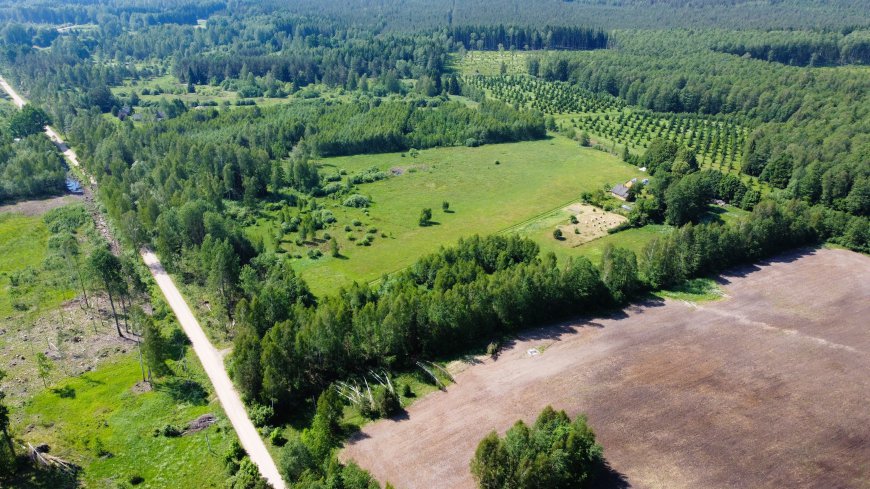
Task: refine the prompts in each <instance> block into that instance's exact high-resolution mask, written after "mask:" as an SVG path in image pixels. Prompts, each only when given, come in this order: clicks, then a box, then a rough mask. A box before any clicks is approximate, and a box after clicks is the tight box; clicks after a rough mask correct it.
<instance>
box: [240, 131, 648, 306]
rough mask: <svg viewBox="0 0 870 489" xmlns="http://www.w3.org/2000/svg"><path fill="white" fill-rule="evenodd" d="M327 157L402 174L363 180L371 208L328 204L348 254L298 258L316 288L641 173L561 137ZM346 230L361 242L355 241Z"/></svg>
mask: <svg viewBox="0 0 870 489" xmlns="http://www.w3.org/2000/svg"><path fill="white" fill-rule="evenodd" d="M496 161H498V162H499V164H496ZM321 163H322V171H323V172H324V173H328V172H330V171H332V172H334V171H337V170H345V171H347V173H348V174H351V175H352V174H354V173H357V172H361V171H363V170H365V169H368V168H371V167H377V168H379V169H380V170H383V171H389V170H391V169H401V171H402V172H403V173H402V174H401V175H399V176H394V177H391V178H389V179H387V180H382V181H379V182H374V183H370V184H362V185H359V186H358V190H357V191H358V192H359V193H361V194H364V195H367V196H370V197H371V199H372V205H371V207H370V208H369V209H368V215H366V214H365V212H364V211H363V210H361V209H352V208H347V207H343V206H341V205H340V204H338V203H334V204H330V205H331V206H328V208H329V210H331V211H332V212H333V213H334V214H335V216H336V217H337V219H338V222H337V223H336V224H335V225H333V226H332V227H331V228H330V229H327V230H326V231H327V232H328V233H330V235H332V236H334V237H335V238H336V239H337V241H338V242H339V245H340V247H341V255H342V256H341V257H339V258H333V257H331V256H328V255H329V253H328V247H327V245H326V244H323V245H322V248H323V250H324V252H325V256H323V257H322V258H319V259H315V260H312V259H310V258H307V257H306V258H303V259H301V260H295V261H294V263H296V266H297V269H298V270H299V271H301V273H302V275H303V277H304V278H305V279H306V281H307V282H308V283H309V285H310V286H311V288H312V290H313V291H314V292H315V293H317V294H323V293H327V292H329V291H331V290H333V289H334V288H336V287H337V286H340V285H346V284H348V283H350V282H352V281H355V280H356V281H371V280H374V279H377V278H379V277H381V276H382V275H383V274H385V273H391V272H394V271H396V270H399V269H401V268H403V267H406V266H408V265H410V264H411V263H413V262H414V260H416V259H417V258H418V257H420V256H422V255H425V254H427V253H432V252H434V251H437V250H438V248H439V247H440V246H442V245H452V244H455V243H456V241H457V240H458V239H459V238H461V237H464V236H471V235H474V234H480V235H488V234H494V233H498V232H500V231H503V230H506V229H507V228H510V227H512V226H515V225H519V224H521V223H524V222H527V221H530V220H532V219H535V218H536V217H537V216H540V215H541V214H544V213H547V212H550V211H552V210H554V209H557V208H559V207H562V206H565V205H567V204H568V203H570V202H572V201H576V200H577V199H578V198H579V196H580V194H581V193H582V192H584V191H592V190H599V189H602V188H604V186H605V185H606V184H614V183H617V182H624V181H626V180H628V179H630V178H632V177H636V176H638V177H639V176H642V175H643V174H642V173H640V172H639V171H638V170H637V168H635V167H633V166H631V165H628V164H626V163H624V162H622V161H620V160H619V159H617V158H615V157H613V156H611V155H608V154H605V153H602V152H600V151H595V150H591V149H587V148H581V147H579V146H578V144H577V143H576V142H574V141H571V140H569V139H567V138H563V137H560V136H556V137H553V138H551V139H547V140H542V141H532V142H522V143H511V144H498V145H487V146H482V147H479V148H465V147H453V148H437V149H430V150H424V151H420V152H419V154H418V156H417V157H411V156H410V155H407V156H404V157H403V156H402V154H400V153H390V154H379V155H360V156H352V157H340V158H330V159H326V160H323V161H322V162H321ZM444 201H447V202H449V203H450V212H443V211H442V209H441V204H442V202H444ZM423 208H431V209H432V211H433V221H435V224H433V225H431V226H426V227H421V226H419V225H418V220H419V217H420V212H421V210H422V209H423ZM355 219H356V220H359V221H360V222H361V223H362V225H361V226H359V227H353V230H352V231H351V233H347V232H346V231H344V226H345V225H349V224H351V223H352V222H353V221H354V220H355ZM268 226H269V225H267V224H265V223H263V222H260V223H258V227H257V228H255V229H256V230H257V232H261V233H266V232H269V231H268V229H272V228H269V227H268ZM266 228H268V229H266ZM371 229H375V230H376V231H375V232H374V233H373V234H374V235H375V238H374V241H373V242H372V244H371V246H357V245H356V242H358V241H359V239H358V238H360V237H362V236H363V235H364V234H363V233H365V232H366V231H368V230H371ZM348 234H352V235H354V237H355V238H357V240H356V241H351V240H350V239H349V238H348ZM291 236H292V235H291ZM383 236H386V237H383ZM285 245H287V243H285ZM289 248H292V245H290V246H288V249H289ZM291 252H297V251H294V250H293V249H291ZM303 256H304V255H303Z"/></svg>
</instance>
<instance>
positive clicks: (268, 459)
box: [0, 77, 286, 489]
mask: <svg viewBox="0 0 870 489" xmlns="http://www.w3.org/2000/svg"><path fill="white" fill-rule="evenodd" d="M0 87H2V88H3V90H5V91H6V93H7V94H9V97H10V98H12V101H13V102H14V103H15V105H17V106H18V108H21V107H24V105H25V103H26V102H25V100H24V99H23V98H21V96H20V95H18V93H17V92H16V91H15V90H14V89H13V88H12V87H11V86H10V85H9V83H7V82H6V80H5V79H3V78H2V77H0ZM45 134H46V135H47V136H48V137H49V139H51V140H52V141H53V142H54V143H55V144H56V145H57V146H58V148H59V149H60V150H61V152H63V155H64V156H65V157H66V159H67V161H68V162H69V163H70V165H72V166H75V167H78V168H79V169H81V165H80V164H79V160H78V156H77V155H76V153H75V151H73V150H72V149H71V148H70V147H68V146H67V145H66V143H65V142H64V141H63V139H61V137H60V136H59V135H58V134H57V132H55V131H54V129H52V128H51V127H49V126H46V127H45ZM81 171H82V173H83V174H84V175H85V176H86V177H87V178H88V179H89V180H90V182H91V185H94V186H95V185H96V183H97V182H96V180H94V178H93V177H92V176H91V175H89V174H87V173H85V172H84V170H83V169H81ZM140 254H141V256H142V260H143V261H144V262H145V264H146V265H147V266H148V269H149V270H150V271H151V275H152V276H153V277H154V281H155V282H157V285H158V287H160V290H161V291H162V292H163V295H164V297H165V298H166V302H167V303H168V304H169V306H170V307H171V308H172V311H173V312H174V313H175V316H176V318H178V322H179V324H181V327H182V329H184V333H185V334H186V335H187V337H188V338H190V341H191V343H192V344H193V350H194V352H196V356H197V357H198V358H199V361H200V363H202V366H203V368H204V369H205V371H206V373H207V374H208V378H209V380H211V383H212V385H213V386H214V390H215V392H216V393H217V396H218V399H219V400H220V403H221V407H223V409H224V412H226V414H227V417H228V418H229V419H230V422H231V423H232V425H233V428H234V429H235V430H236V434H237V435H238V437H239V441H240V442H241V444H242V447H243V448H244V449H245V451H246V452H247V453H248V456H249V457H251V460H252V461H253V462H254V463H255V464H256V465H257V467H259V469H260V474H262V475H263V477H265V478H266V479H267V480H268V481H269V483H270V484H272V487H274V488H275V489H285V488H286V485H285V484H284V480H283V479H282V478H281V474H280V473H279V472H278V467H277V466H276V465H275V462H274V460H272V456H271V454H269V451H268V450H267V449H266V445H265V444H264V443H263V440H262V439H261V438H260V434H259V433H258V432H257V429H256V428H254V424H253V423H252V422H251V420H250V418H248V412H247V411H246V410H245V406H244V404H242V400H241V397H239V394H238V393H237V392H236V390H235V387H234V386H233V383H232V381H230V377H229V375H227V372H226V370H225V369H224V363H223V357H222V355H221V354H220V353H218V351H217V350H216V349H215V347H214V346H213V345H212V344H211V342H210V341H209V340H208V337H206V335H205V332H203V330H202V327H201V326H200V325H199V322H198V321H197V320H196V317H195V316H194V315H193V312H191V310H190V307H188V305H187V302H186V301H185V300H184V297H183V296H182V295H181V292H179V291H178V288H176V287H175V284H174V283H173V282H172V278H171V277H170V276H169V275H168V274H167V273H166V270H164V268H163V265H162V264H161V263H160V260H159V259H158V258H157V255H155V254H154V253H153V252H152V251H150V250H148V249H144V248H143V249H142V250H141V251H140Z"/></svg>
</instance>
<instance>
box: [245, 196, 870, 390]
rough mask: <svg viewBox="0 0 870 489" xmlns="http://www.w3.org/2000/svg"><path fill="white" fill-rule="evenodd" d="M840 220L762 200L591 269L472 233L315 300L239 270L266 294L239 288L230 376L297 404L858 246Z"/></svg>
mask: <svg viewBox="0 0 870 489" xmlns="http://www.w3.org/2000/svg"><path fill="white" fill-rule="evenodd" d="M849 223H850V220H849V217H848V215H845V214H842V213H838V212H836V211H832V210H829V209H826V208H824V207H821V206H809V205H807V204H805V203H801V202H799V201H781V202H776V201H770V200H766V201H762V202H760V203H759V204H757V205H756V206H755V208H754V210H753V211H752V214H751V215H750V216H749V217H747V218H746V219H741V220H738V221H735V222H731V223H725V224H722V223H715V222H712V223H700V224H693V223H691V222H689V223H687V224H685V225H684V226H681V227H679V228H677V229H676V230H674V231H673V232H671V233H670V234H668V235H666V236H663V237H660V238H656V239H654V240H653V241H652V242H651V243H649V244H648V245H647V246H646V247H645V248H644V249H643V251H642V252H641V253H640V255H639V256H635V254H634V253H633V252H631V251H629V250H624V249H619V248H616V249H612V250H609V251H607V252H606V253H605V254H604V258H603V260H602V262H601V263H600V264H598V266H595V265H593V264H592V263H591V262H590V261H589V260H587V259H585V258H574V259H571V260H569V261H567V262H562V263H560V262H558V261H557V260H556V258H555V256H553V255H552V254H550V255H546V256H543V257H541V256H539V249H538V246H537V245H536V244H535V243H534V242H532V241H529V240H527V239H523V238H519V237H511V236H489V237H485V238H481V237H472V238H467V239H463V240H460V242H459V243H458V244H457V245H456V246H454V247H449V248H445V249H442V250H441V251H440V252H438V253H435V254H432V255H428V256H424V257H422V258H420V259H419V260H418V261H417V262H416V263H415V264H414V265H412V266H411V267H409V268H408V269H407V270H405V271H403V272H400V273H398V274H396V275H394V276H390V277H386V278H385V279H384V280H383V281H382V283H381V284H380V285H378V286H375V287H372V286H368V285H365V284H354V285H352V286H351V287H349V288H345V289H342V290H340V291H338V292H337V294H335V295H332V296H328V297H323V298H320V299H318V300H317V301H313V300H312V298H311V296H310V294H309V293H308V292H307V288H306V287H304V286H303V285H302V284H301V281H300V279H298V278H297V277H295V275H293V274H292V273H283V274H280V278H279V277H278V276H276V277H274V278H272V279H268V275H265V274H264V272H256V270H254V271H251V272H245V271H243V273H244V274H252V275H253V276H254V277H259V280H254V281H251V283H256V284H262V287H264V288H266V289H267V292H265V294H264V295H263V296H262V297H261V296H260V292H258V291H259V290H260V289H259V286H257V287H253V288H246V298H245V300H243V301H241V302H240V303H239V305H238V308H237V313H236V317H237V319H238V328H239V334H238V337H237V339H236V341H235V348H234V353H233V357H232V365H233V377H234V379H235V381H236V382H237V385H238V386H239V388H240V390H241V392H242V393H243V395H244V396H245V397H246V399H248V400H249V401H251V402H261V403H270V402H277V403H279V404H286V403H293V402H299V401H300V400H301V399H304V398H305V396H307V395H308V393H310V392H312V391H314V392H317V391H319V390H320V389H322V388H323V387H325V386H326V385H328V384H329V383H330V382H331V381H333V380H336V379H341V378H345V377H347V376H349V375H353V374H355V373H360V372H365V371H366V370H368V369H373V368H383V369H399V368H408V367H410V366H411V365H413V360H414V359H418V358H432V357H438V356H442V355H446V354H451V353H458V352H461V351H465V350H467V349H468V348H469V347H471V346H473V345H475V344H477V343H479V342H481V341H483V340H484V339H486V338H493V337H499V336H502V335H505V334H510V333H512V332H515V331H517V330H519V329H521V328H525V327H529V326H532V325H537V324H541V323H544V322H547V321H552V320H554V319H559V318H564V317H567V316H572V315H577V314H589V313H592V312H594V311H597V310H600V308H601V307H602V306H604V305H614V304H618V303H619V302H618V301H620V300H625V299H627V298H630V297H633V296H635V295H636V294H638V293H641V292H643V291H645V290H649V289H657V288H660V287H666V286H669V285H673V284H676V283H679V282H681V281H682V280H685V279H687V278H691V277H695V276H700V275H707V274H711V273H716V272H719V271H722V270H724V269H727V268H729V267H733V266H735V265H737V264H740V263H744V262H751V261H757V260H759V259H761V258H764V257H768V256H771V255H773V254H775V253H778V252H781V251H782V250H785V249H789V248H793V247H795V246H801V245H805V244H812V243H818V242H820V241H824V240H828V239H851V238H849V235H850V234H858V235H860V236H859V240H860V241H861V242H862V243H863V245H862V246H867V245H866V243H867V239H868V236H867V231H866V229H863V230H862V229H861V228H860V227H852V226H851V225H850V224H849ZM853 238H854V236H853ZM273 259H274V260H282V258H273ZM284 268H286V269H289V266H285V267H284ZM264 278H267V280H264ZM276 294H277V295H276ZM278 297H280V298H282V299H283V303H282V304H281V305H280V306H278V309H277V311H276V309H275V307H276V306H275V299H277V298H278Z"/></svg>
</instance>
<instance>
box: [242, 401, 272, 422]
mask: <svg viewBox="0 0 870 489" xmlns="http://www.w3.org/2000/svg"><path fill="white" fill-rule="evenodd" d="M248 415H249V416H250V417H251V422H252V423H254V426H256V427H257V428H260V427H263V426H266V425H267V424H269V422H270V421H272V417H273V416H275V410H274V409H272V406H264V405H262V404H255V405H253V406H251V407H249V408H248Z"/></svg>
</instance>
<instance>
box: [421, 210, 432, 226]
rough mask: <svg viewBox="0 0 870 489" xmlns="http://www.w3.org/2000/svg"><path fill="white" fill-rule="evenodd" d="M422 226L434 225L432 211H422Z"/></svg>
mask: <svg viewBox="0 0 870 489" xmlns="http://www.w3.org/2000/svg"><path fill="white" fill-rule="evenodd" d="M419 224H420V226H428V225H430V224H432V209H430V208H428V207H426V208H425V209H423V210H422V211H420V221H419Z"/></svg>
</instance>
